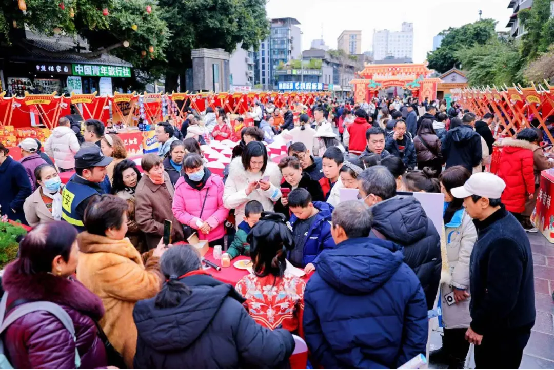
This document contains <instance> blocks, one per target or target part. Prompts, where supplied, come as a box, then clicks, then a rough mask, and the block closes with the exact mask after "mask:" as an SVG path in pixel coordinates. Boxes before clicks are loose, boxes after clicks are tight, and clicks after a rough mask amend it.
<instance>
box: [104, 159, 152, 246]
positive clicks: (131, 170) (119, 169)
mask: <svg viewBox="0 0 554 370" xmlns="http://www.w3.org/2000/svg"><path fill="white" fill-rule="evenodd" d="M141 178H142V175H141V174H140V171H139V170H138V168H137V165H136V163H135V162H133V161H132V160H130V159H124V160H122V161H121V162H119V163H118V164H117V166H115V168H114V171H113V186H112V194H113V195H115V196H117V197H119V198H121V199H123V200H124V201H126V202H127V206H128V208H127V235H126V237H127V238H129V240H130V241H131V244H133V246H134V247H135V248H136V249H137V250H138V251H139V252H146V251H147V250H148V249H147V248H146V244H145V237H144V233H143V232H142V231H141V230H140V228H139V226H138V224H137V221H136V219H135V208H136V200H135V190H136V188H137V184H138V183H139V181H140V179H141Z"/></svg>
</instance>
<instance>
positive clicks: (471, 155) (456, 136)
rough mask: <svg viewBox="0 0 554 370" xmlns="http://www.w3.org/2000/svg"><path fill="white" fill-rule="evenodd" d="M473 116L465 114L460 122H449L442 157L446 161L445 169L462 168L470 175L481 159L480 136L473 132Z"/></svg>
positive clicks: (457, 120) (454, 119)
mask: <svg viewBox="0 0 554 370" xmlns="http://www.w3.org/2000/svg"><path fill="white" fill-rule="evenodd" d="M474 124H475V115H474V114H473V113H466V114H465V115H464V118H463V119H462V121H461V122H460V120H459V119H458V118H453V119H452V120H451V121H450V130H449V131H448V132H447V133H446V137H445V139H444V145H443V146H442V156H443V157H444V159H445V160H446V168H449V167H452V166H464V167H465V168H466V169H467V170H468V171H469V172H470V173H471V172H472V171H473V167H476V166H478V165H479V164H480V163H481V160H482V159H483V147H482V146H481V135H479V134H478V133H477V132H475V131H473V126H474Z"/></svg>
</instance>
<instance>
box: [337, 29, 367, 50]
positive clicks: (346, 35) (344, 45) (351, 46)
mask: <svg viewBox="0 0 554 370" xmlns="http://www.w3.org/2000/svg"><path fill="white" fill-rule="evenodd" d="M338 45H339V46H338V49H339V50H344V52H345V53H346V54H361V53H362V31H342V33H341V34H340V36H339V38H338Z"/></svg>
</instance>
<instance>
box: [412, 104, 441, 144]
mask: <svg viewBox="0 0 554 370" xmlns="http://www.w3.org/2000/svg"><path fill="white" fill-rule="evenodd" d="M436 115H437V107H436V106H434V105H428V106H427V107H426V108H425V113H424V114H423V115H422V116H421V117H419V119H418V120H417V131H418V132H419V128H420V127H421V123H422V122H423V120H424V119H428V120H430V121H431V123H433V122H434V121H435V119H436V118H435V117H436ZM412 137H415V136H412Z"/></svg>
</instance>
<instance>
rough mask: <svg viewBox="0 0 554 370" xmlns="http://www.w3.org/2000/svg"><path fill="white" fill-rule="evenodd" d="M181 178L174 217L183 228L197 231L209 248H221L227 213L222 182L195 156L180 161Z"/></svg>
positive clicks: (190, 155)
mask: <svg viewBox="0 0 554 370" xmlns="http://www.w3.org/2000/svg"><path fill="white" fill-rule="evenodd" d="M183 171H184V175H183V176H182V177H181V178H179V180H178V181H177V184H175V195H174V198H173V207H172V209H173V215H174V216H175V218H176V219H178V220H179V222H181V223H182V224H183V225H187V226H190V227H191V228H192V229H193V230H196V232H197V233H198V237H199V238H200V240H208V241H209V242H210V246H211V247H213V246H214V245H221V246H222V245H223V237H224V235H225V227H224V223H225V220H226V219H227V216H228V214H229V210H228V209H226V208H225V207H224V206H223V190H224V188H225V186H224V185H223V180H222V179H221V177H220V176H218V175H215V174H212V173H211V172H210V170H209V169H208V168H205V167H204V160H203V159H202V157H201V156H199V155H198V154H196V153H189V154H187V155H186V156H185V158H184V159H183Z"/></svg>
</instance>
